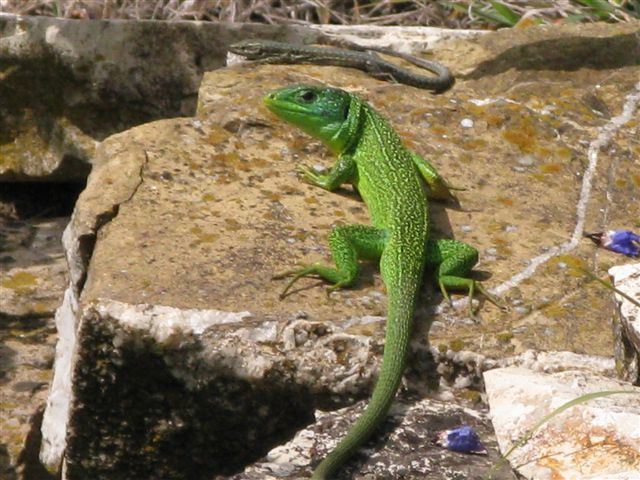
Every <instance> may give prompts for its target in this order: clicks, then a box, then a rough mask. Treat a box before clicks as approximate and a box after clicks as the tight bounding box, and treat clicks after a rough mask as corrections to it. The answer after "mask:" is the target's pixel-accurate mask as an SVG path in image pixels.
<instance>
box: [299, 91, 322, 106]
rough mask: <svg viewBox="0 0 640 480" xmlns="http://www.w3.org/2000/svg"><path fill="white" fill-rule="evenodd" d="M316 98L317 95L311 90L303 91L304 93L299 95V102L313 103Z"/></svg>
mask: <svg viewBox="0 0 640 480" xmlns="http://www.w3.org/2000/svg"><path fill="white" fill-rule="evenodd" d="M317 98H318V95H317V94H316V92H314V91H313V90H305V92H304V93H302V95H300V100H302V101H303V102H305V103H312V102H315V101H316V99H317Z"/></svg>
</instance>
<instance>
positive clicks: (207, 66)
mask: <svg viewBox="0 0 640 480" xmlns="http://www.w3.org/2000/svg"><path fill="white" fill-rule="evenodd" d="M313 34H314V32H313V31H310V30H309V29H303V28H297V27H279V26H272V25H257V24H220V23H200V22H186V21H185V22H170V23H167V22H154V21H145V22H137V21H123V20H117V21H103V20H84V21H82V22H79V21H76V20H70V19H62V18H51V17H34V16H30V17H19V16H12V15H0V58H1V59H2V65H1V67H0V181H25V180H53V181H82V182H83V181H84V180H85V179H86V176H87V174H88V173H89V170H90V165H91V164H92V163H93V154H94V151H95V148H96V144H97V142H99V141H101V140H102V139H104V138H105V137H107V136H109V135H111V134H113V133H116V132H119V131H122V130H125V129H126V128H129V127H131V126H133V125H137V124H140V123H143V122H146V121H150V120H155V119H158V118H164V117H176V116H187V115H192V114H193V113H194V110H195V102H196V97H197V92H198V86H199V84H200V80H201V78H202V74H203V73H204V72H205V71H207V70H213V69H215V68H219V67H221V66H223V65H224V59H225V54H226V47H227V45H228V44H229V43H230V42H233V41H237V40H240V39H243V38H247V37H252V36H256V37H264V38H274V39H281V40H284V41H300V39H302V38H304V37H309V36H311V37H312V36H313Z"/></svg>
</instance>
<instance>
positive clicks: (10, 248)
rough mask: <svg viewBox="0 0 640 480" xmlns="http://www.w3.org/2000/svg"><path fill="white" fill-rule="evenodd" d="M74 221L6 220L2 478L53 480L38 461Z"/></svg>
mask: <svg viewBox="0 0 640 480" xmlns="http://www.w3.org/2000/svg"><path fill="white" fill-rule="evenodd" d="M66 221H67V219H65V218H50V219H31V220H28V221H17V220H9V219H8V218H0V250H1V251H2V254H1V257H0V478H3V479H5V478H6V479H8V480H13V479H17V478H21V479H23V478H24V479H27V480H28V479H43V480H46V479H47V478H49V476H48V474H47V472H46V471H45V470H44V468H43V467H42V465H40V463H39V461H38V453H39V449H40V437H41V435H40V423H41V421H42V412H43V410H44V405H45V402H46V399H47V394H48V391H47V386H48V384H49V383H50V381H51V376H52V367H53V353H54V345H55V341H56V335H55V325H54V322H53V313H54V311H55V309H56V308H57V307H58V305H59V304H60V302H61V299H62V293H63V291H64V288H65V286H66V283H67V278H66V263H65V261H64V253H63V251H62V245H61V244H60V236H61V234H62V229H63V226H64V225H65V223H66Z"/></svg>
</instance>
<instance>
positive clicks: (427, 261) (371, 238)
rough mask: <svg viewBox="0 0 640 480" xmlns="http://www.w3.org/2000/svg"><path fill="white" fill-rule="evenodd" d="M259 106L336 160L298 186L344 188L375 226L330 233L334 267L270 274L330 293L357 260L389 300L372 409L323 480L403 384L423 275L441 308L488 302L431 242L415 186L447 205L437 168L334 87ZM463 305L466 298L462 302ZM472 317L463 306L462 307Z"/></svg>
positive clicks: (458, 262)
mask: <svg viewBox="0 0 640 480" xmlns="http://www.w3.org/2000/svg"><path fill="white" fill-rule="evenodd" d="M264 103H265V104H266V106H267V107H268V108H269V110H271V111H272V112H273V113H275V114H276V115H277V116H278V117H280V118H282V119H283V120H285V121H287V122H289V123H292V124H293V125H295V126H297V127H299V128H301V129H302V130H303V131H305V132H306V133H308V134H310V135H311V136H313V137H316V138H318V139H319V140H321V141H322V142H323V143H325V144H326V145H327V146H328V147H329V148H330V149H331V150H332V151H333V152H334V153H335V154H337V155H338V160H337V162H336V163H335V165H334V166H333V167H332V169H331V170H330V172H329V173H328V174H320V173H317V172H315V171H313V170H312V169H310V168H306V167H303V168H302V169H301V171H302V173H303V174H304V176H305V178H306V180H307V181H308V182H309V183H311V184H313V185H317V186H319V187H321V188H323V189H325V190H329V191H331V190H335V189H336V188H338V187H339V186H340V185H341V184H343V183H347V182H349V183H351V184H352V185H353V186H354V187H355V188H356V189H357V191H358V192H359V193H360V195H361V197H362V199H363V200H364V202H365V203H366V205H367V207H368V209H369V213H370V216H371V220H372V223H373V226H367V225H348V226H338V227H335V228H334V229H333V230H332V231H331V234H330V236H329V245H330V247H331V254H332V257H333V260H334V262H335V265H336V267H335V268H333V267H328V266H324V265H321V264H317V263H315V264H311V265H306V266H304V267H302V268H300V269H297V270H292V271H289V272H285V273H283V274H280V275H276V277H275V278H283V277H285V276H290V275H292V276H293V278H292V279H291V281H290V282H289V283H288V285H287V286H286V288H285V290H284V291H283V295H285V294H286V292H287V291H288V290H289V288H290V287H291V286H292V285H293V283H294V282H295V281H296V280H298V279H299V278H301V277H303V276H307V275H317V276H319V277H321V278H322V279H324V280H326V281H328V282H330V283H331V284H332V287H331V290H332V289H336V288H340V287H346V286H349V285H351V284H352V283H353V282H354V280H355V279H356V276H357V274H358V258H368V259H378V258H379V259H380V272H381V276H382V279H383V281H384V283H385V286H386V289H387V294H388V312H387V327H386V340H385V347H384V354H383V359H382V366H381V368H380V374H379V377H378V381H377V383H376V386H375V388H374V390H373V394H372V397H371V401H370V402H369V404H368V406H367V407H366V409H365V411H364V412H363V413H362V415H361V416H360V417H359V418H358V420H357V421H356V423H355V424H354V426H353V427H352V428H351V430H350V431H349V432H348V434H347V435H346V436H345V438H344V439H342V441H341V442H340V444H339V445H338V446H337V447H336V448H335V449H334V450H333V451H332V452H331V453H330V454H329V455H328V456H327V457H326V458H325V459H324V460H323V461H322V462H321V463H320V464H319V465H318V467H317V468H316V470H315V471H314V473H313V477H312V478H314V479H326V478H331V477H332V476H333V475H334V474H335V472H336V471H337V470H338V469H339V468H340V467H341V466H342V464H344V463H345V462H346V461H347V460H348V459H349V457H351V455H353V454H354V453H355V452H356V451H357V449H358V448H359V447H360V445H362V443H364V442H365V441H366V440H367V438H369V437H370V436H371V434H372V433H373V432H374V430H375V429H376V428H377V427H378V425H379V424H380V423H382V421H383V420H384V418H385V416H386V414H387V411H388V410H389V407H390V405H391V402H392V401H393V398H394V396H395V393H396V390H397V389H398V386H399V384H400V381H401V379H402V375H403V372H404V369H405V363H406V359H407V352H408V349H409V340H410V335H411V327H412V323H413V316H414V310H415V307H416V299H417V297H418V293H419V290H420V286H421V283H422V277H423V273H424V269H425V267H427V268H428V269H429V270H431V271H433V272H434V275H435V278H436V280H437V282H438V285H439V286H440V289H441V290H442V292H443V295H444V296H445V298H447V299H448V296H447V293H446V291H447V289H458V288H464V289H468V291H469V295H470V296H472V295H473V292H474V290H479V291H480V292H482V293H484V294H485V295H487V298H488V299H489V300H491V301H492V302H494V303H495V302H496V300H495V299H494V298H493V297H491V296H489V295H488V293H487V292H486V291H485V290H484V289H483V288H482V287H481V285H480V284H478V283H477V282H475V281H474V280H472V279H469V278H467V277H466V275H467V274H468V273H469V271H470V270H471V268H472V267H473V266H474V265H475V263H476V262H477V259H478V252H477V251H476V250H475V249H474V248H473V247H471V246H469V245H467V244H465V243H462V242H459V241H455V240H432V239H430V238H429V218H428V205H427V196H426V193H425V189H424V188H423V182H426V185H427V187H428V190H429V196H431V197H433V198H440V199H443V198H447V197H449V196H452V195H451V193H450V188H451V187H450V186H449V185H448V184H447V183H446V182H445V180H444V179H443V178H442V177H441V176H440V175H439V174H438V173H437V171H436V170H435V168H434V167H433V166H432V165H431V164H430V163H428V162H427V161H426V160H424V159H422V158H421V157H420V156H419V155H417V154H415V153H413V152H411V151H410V150H408V149H407V148H405V147H404V146H403V145H402V143H401V141H400V138H399V137H398V135H397V134H396V133H395V131H394V130H393V129H392V127H391V126H390V125H389V124H388V123H387V121H386V120H384V119H383V118H382V117H380V116H379V115H378V114H377V113H376V112H375V111H374V110H373V109H372V108H371V107H370V106H369V105H368V104H367V103H365V102H364V101H363V100H361V99H360V98H359V97H357V96H355V95H352V94H350V93H347V92H345V91H343V90H339V89H335V88H325V87H316V86H308V85H296V86H290V87H286V88H283V89H279V90H276V91H273V92H271V93H269V94H268V95H266V96H265V97H264ZM470 300H471V298H470ZM470 308H471V307H470Z"/></svg>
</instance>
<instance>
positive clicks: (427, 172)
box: [409, 150, 464, 200]
mask: <svg viewBox="0 0 640 480" xmlns="http://www.w3.org/2000/svg"><path fill="white" fill-rule="evenodd" d="M409 153H410V154H411V160H413V164H414V165H415V166H416V168H417V169H418V171H419V172H420V175H421V176H422V179H423V180H424V181H425V183H426V184H427V186H428V187H429V192H428V195H429V198H433V199H436V200H446V199H448V198H452V199H454V200H456V196H455V195H454V194H453V192H451V190H464V188H460V187H454V186H452V185H450V184H449V182H447V181H446V180H445V179H444V178H443V177H442V176H441V175H440V174H439V173H438V171H437V170H436V168H435V167H434V166H433V165H431V163H430V162H429V161H428V160H425V159H424V158H422V157H421V156H420V155H418V154H417V153H415V152H412V151H410V150H409Z"/></svg>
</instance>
